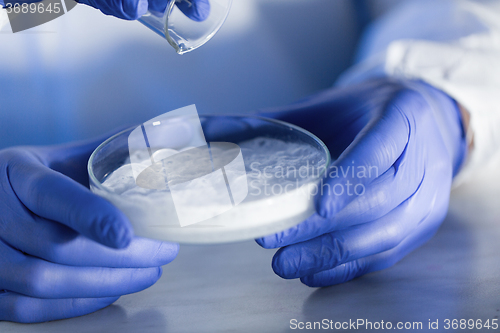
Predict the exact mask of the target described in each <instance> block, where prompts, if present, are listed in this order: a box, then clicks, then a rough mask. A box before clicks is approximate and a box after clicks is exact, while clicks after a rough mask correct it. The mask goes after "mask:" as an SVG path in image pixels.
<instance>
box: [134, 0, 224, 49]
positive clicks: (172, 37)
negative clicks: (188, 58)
mask: <svg viewBox="0 0 500 333" xmlns="http://www.w3.org/2000/svg"><path fill="white" fill-rule="evenodd" d="M195 1H196V0H154V1H149V7H148V11H147V12H146V14H144V15H143V16H142V17H140V18H139V22H141V23H142V24H144V25H145V26H146V27H148V28H149V29H151V30H153V31H154V32H156V33H157V34H158V35H160V36H161V37H163V38H165V39H166V40H167V41H168V43H169V44H170V45H171V46H172V47H173V48H174V49H175V51H176V52H177V53H178V54H184V53H188V52H191V51H193V50H195V49H197V48H199V47H200V46H202V45H204V44H205V43H206V42H208V41H209V40H210V39H211V38H212V37H213V36H214V35H215V34H216V33H217V31H219V29H220V28H221V27H222V25H223V23H224V22H225V20H226V18H227V16H228V14H229V11H230V9H231V4H232V0H197V2H195ZM179 6H180V7H181V8H183V9H184V10H185V11H189V8H195V7H199V9H198V10H196V9H195V10H193V11H194V12H196V13H199V14H194V15H191V17H188V16H186V15H185V14H184V13H183V12H182V11H181V9H179Z"/></svg>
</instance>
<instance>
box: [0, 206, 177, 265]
mask: <svg viewBox="0 0 500 333" xmlns="http://www.w3.org/2000/svg"><path fill="white" fill-rule="evenodd" d="M0 238H1V239H3V240H4V241H5V242H6V243H8V244H9V245H10V246H11V247H13V248H16V249H20V250H22V251H23V252H25V253H27V254H29V255H32V256H35V257H38V258H42V259H44V260H47V261H50V262H53V263H57V264H62V265H70V266H94V267H114V268H141V267H158V266H163V265H166V264H168V263H169V262H171V261H172V260H174V258H175V257H176V256H177V253H178V251H179V245H178V244H174V243H167V242H160V241H156V240H152V239H146V238H139V237H134V238H133V239H132V242H131V243H130V245H129V246H128V247H127V248H125V249H119V250H118V249H112V248H109V247H107V246H104V245H101V244H99V243H97V242H94V241H93V240H90V239H89V238H87V237H84V236H82V235H80V234H78V233H77V232H75V231H74V230H72V229H70V228H68V227H66V226H64V225H62V224H59V223H56V222H53V221H49V220H46V219H43V218H38V217H36V216H35V217H33V218H23V217H21V218H19V219H18V220H17V221H16V223H13V225H12V227H10V228H5V229H4V231H3V232H2V235H1V236H0Z"/></svg>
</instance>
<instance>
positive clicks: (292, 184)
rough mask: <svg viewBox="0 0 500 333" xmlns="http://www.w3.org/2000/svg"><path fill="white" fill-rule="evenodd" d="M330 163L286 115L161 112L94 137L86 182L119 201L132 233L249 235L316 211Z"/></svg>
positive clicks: (196, 239)
mask: <svg viewBox="0 0 500 333" xmlns="http://www.w3.org/2000/svg"><path fill="white" fill-rule="evenodd" d="M329 163H330V154H329V152H328V149H327V148H326V146H325V145H324V144H323V143H322V142H321V141H320V140H319V139H318V138H316V137H315V136H314V135H312V134H311V133H309V132H307V131H305V130H303V129H301V128H299V127H297V126H294V125H290V124H287V123H285V122H281V121H276V120H271V119H265V118H260V117H254V116H202V117H199V116H198V114H197V112H196V108H195V106H194V105H192V106H189V107H186V108H182V109H179V110H175V111H171V112H168V113H166V114H164V115H162V116H159V117H156V118H154V119H152V120H150V121H147V122H145V123H143V124H142V125H140V126H137V127H134V128H131V129H128V130H125V131H123V132H121V133H118V134H117V135H115V136H113V137H111V138H109V139H108V140H106V141H105V142H104V143H102V144H101V145H100V146H99V147H98V148H97V149H96V150H95V151H94V153H93V154H92V156H91V158H90V160H89V165H88V169H89V175H90V187H91V190H92V191H93V192H94V193H96V194H98V195H100V196H102V197H104V198H106V199H107V200H109V201H110V202H111V203H113V204H114V205H115V206H117V207H118V208H119V209H120V210H121V211H122V212H123V213H125V215H126V216H127V217H128V218H129V220H130V222H131V223H132V225H133V227H134V232H135V234H136V235H138V236H142V237H148V238H154V239H161V240H167V241H172V242H179V243H191V244H210V243H225V242H234V241H242V240H250V239H254V238H258V237H261V236H264V235H269V234H273V233H275V232H279V231H282V230H285V229H287V228H289V227H291V226H294V225H296V224H298V223H300V222H302V221H303V220H304V219H306V218H307V217H309V216H310V215H311V214H313V213H314V204H313V198H314V195H315V194H316V193H317V191H318V190H319V182H320V180H321V179H322V177H323V176H324V173H325V170H326V166H327V165H329Z"/></svg>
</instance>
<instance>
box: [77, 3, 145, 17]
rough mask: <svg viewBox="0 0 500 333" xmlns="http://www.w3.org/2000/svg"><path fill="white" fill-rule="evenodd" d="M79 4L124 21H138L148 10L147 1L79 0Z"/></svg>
mask: <svg viewBox="0 0 500 333" xmlns="http://www.w3.org/2000/svg"><path fill="white" fill-rule="evenodd" d="M78 2H79V3H83V4H86V5H89V6H91V7H94V8H96V9H99V10H100V11H101V12H103V13H104V14H106V15H112V16H115V17H118V18H121V19H124V20H137V19H138V18H139V17H141V16H143V15H144V14H146V12H147V10H148V1H147V0H78Z"/></svg>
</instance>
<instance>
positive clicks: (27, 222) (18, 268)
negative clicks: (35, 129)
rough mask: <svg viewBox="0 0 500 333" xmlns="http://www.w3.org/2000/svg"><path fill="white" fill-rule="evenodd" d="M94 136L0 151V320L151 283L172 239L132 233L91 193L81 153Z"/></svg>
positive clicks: (58, 312) (69, 309) (64, 312)
mask: <svg viewBox="0 0 500 333" xmlns="http://www.w3.org/2000/svg"><path fill="white" fill-rule="evenodd" d="M101 141H102V140H99V141H97V142H90V143H84V144H73V145H67V146H57V147H24V148H10V149H6V150H2V151H0V320H8V321H16V322H25V323H26V322H29V323H32V322H41V321H48V320H56V319H62V318H69V317H74V316H80V315H84V314H87V313H91V312H94V311H97V310H98V309H101V308H104V307H106V306H108V305H110V304H111V303H113V302H115V301H116V300H117V299H118V298H119V297H120V296H121V295H125V294H129V293H134V292H138V291H140V290H143V289H145V288H148V287H149V286H151V285H152V284H154V283H155V282H156V281H157V280H158V279H159V278H160V275H161V273H162V269H161V267H160V266H162V265H165V264H167V263H169V262H170V261H172V260H173V259H174V258H175V256H176V254H177V252H178V245H177V244H170V243H163V242H159V241H153V240H147V239H143V238H134V237H133V231H132V227H131V225H130V223H129V221H128V220H127V218H126V217H125V216H124V215H123V214H122V213H121V212H120V211H119V210H118V209H117V208H115V207H114V206H113V205H111V204H110V203H109V202H108V201H106V200H104V199H102V198H100V197H98V196H96V195H94V194H92V193H91V192H90V191H89V190H88V188H87V186H88V176H87V169H86V166H87V160H88V158H89V156H90V154H91V152H92V151H93V149H94V148H95V147H96V146H97V144H98V143H100V142H101Z"/></svg>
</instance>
